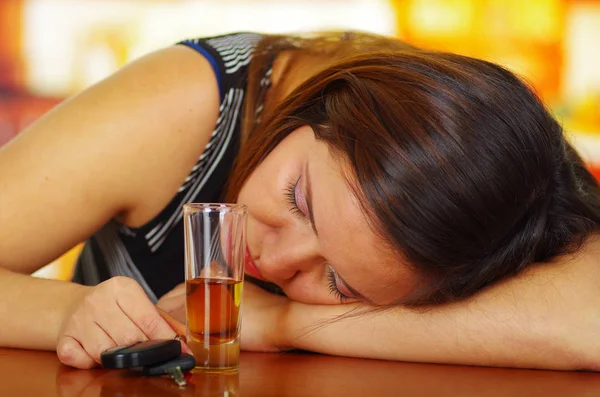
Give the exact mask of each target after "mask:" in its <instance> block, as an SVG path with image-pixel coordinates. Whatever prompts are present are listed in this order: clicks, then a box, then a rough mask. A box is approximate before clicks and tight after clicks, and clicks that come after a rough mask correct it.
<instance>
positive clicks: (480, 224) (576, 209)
mask: <svg viewBox="0 0 600 397" xmlns="http://www.w3.org/2000/svg"><path fill="white" fill-rule="evenodd" d="M360 37H361V38H362V40H363V42H364V43H367V44H366V45H364V46H362V47H361V46H360V45H358V46H356V44H353V43H351V41H352V39H350V40H349V41H350V42H349V43H343V44H339V45H337V46H335V45H331V44H330V47H327V45H325V44H326V43H331V41H327V39H321V40H320V41H319V40H317V41H313V42H311V41H310V40H311V39H308V41H302V42H300V43H299V44H298V43H297V42H296V43H295V42H294V40H296V41H297V40H300V39H298V38H294V39H286V38H285V37H284V36H273V37H270V38H267V39H266V40H265V42H264V47H262V48H261V47H259V50H261V49H262V50H266V49H269V48H272V47H273V45H274V44H278V45H280V46H282V48H286V46H289V47H294V48H297V49H298V50H299V51H311V50H315V49H320V50H321V51H325V50H323V49H327V48H335V50H331V51H332V52H331V54H332V56H333V57H334V58H335V60H336V61H335V62H334V63H333V64H331V65H330V66H329V67H326V68H325V69H324V70H322V71H320V72H318V73H317V74H315V75H313V76H312V77H310V78H309V79H308V80H306V81H305V82H304V83H302V84H301V85H300V86H299V87H297V88H296V89H295V90H294V91H293V92H292V93H291V94H290V95H289V96H288V97H287V98H286V99H285V100H283V101H282V102H281V103H279V104H277V105H276V106H274V107H273V109H272V110H270V111H268V112H266V113H265V114H264V118H263V119H262V120H261V121H260V122H259V123H255V122H254V121H253V120H252V117H251V116H252V115H253V114H251V113H248V112H249V110H250V109H254V107H253V106H255V104H253V103H252V102H248V104H247V107H246V112H247V113H246V115H247V117H246V120H245V124H244V125H245V128H248V129H250V130H251V131H250V133H249V135H248V141H247V142H246V143H245V145H244V146H243V148H242V152H241V154H240V157H239V159H238V163H237V164H236V166H235V169H234V172H233V175H232V178H231V180H230V185H229V199H231V200H235V198H236V197H237V194H238V192H239V191H240V189H241V187H242V185H243V183H244V181H245V180H246V179H247V178H248V176H249V175H250V174H251V173H252V171H253V170H254V169H255V168H256V166H257V165H258V164H260V162H261V161H262V160H263V159H264V158H265V157H266V156H267V155H268V154H269V153H270V152H271V150H273V148H275V147H276V146H277V145H278V144H279V143H280V142H281V141H282V140H283V139H284V138H285V137H286V136H287V135H288V134H290V133H291V132H292V131H294V130H296V129H297V128H299V127H301V126H304V125H308V126H310V127H311V128H312V129H313V130H314V132H315V135H316V137H317V139H321V140H323V141H325V142H327V143H328V144H329V146H330V147H331V148H332V149H333V150H334V152H335V153H338V154H339V155H340V156H343V158H344V159H345V160H347V161H348V163H349V164H350V165H351V167H352V175H349V176H348V183H349V184H350V185H351V186H352V187H353V189H354V192H355V194H356V195H357V197H358V198H359V200H360V202H361V204H362V207H363V209H364V211H365V212H366V213H367V215H368V218H369V219H370V220H371V226H372V228H373V230H374V231H375V232H376V233H378V234H379V235H380V236H381V237H382V238H383V239H384V240H385V241H387V242H388V243H389V245H390V246H391V247H392V248H393V249H394V250H395V251H396V252H397V253H398V257H399V258H405V259H406V260H407V261H408V263H409V264H410V265H411V266H412V267H413V268H414V269H415V271H416V272H417V273H418V274H419V275H421V276H422V279H423V280H425V282H424V284H423V285H422V286H421V288H419V289H418V290H417V291H415V292H414V293H413V294H412V295H411V296H409V297H407V298H406V299H403V300H402V302H399V303H404V304H429V303H440V302H445V301H451V300H457V299H461V298H464V297H467V296H470V295H472V294H474V293H476V292H478V291H480V290H481V289H483V288H485V287H486V286H488V285H490V284H492V283H494V282H497V281H498V280H501V279H503V278H506V277H508V276H511V275H515V274H517V273H518V272H519V271H520V270H522V269H523V268H525V267H527V266H529V265H531V264H533V263H537V262H544V261H549V260H550V259H552V258H553V257H555V256H557V255H560V254H564V253H568V252H572V251H574V250H576V249H578V248H579V247H580V245H581V244H582V243H583V242H584V240H585V238H586V237H587V236H589V235H590V233H592V231H594V230H595V229H596V228H597V227H598V225H599V224H600V199H599V197H600V194H599V190H598V184H597V182H596V181H595V179H594V178H593V177H592V176H591V175H590V174H589V172H587V170H586V169H585V167H584V165H583V163H582V161H581V159H580V158H579V156H578V155H577V153H576V152H575V150H573V148H572V147H571V146H570V145H569V143H568V142H567V141H566V140H565V138H564V136H563V131H562V128H561V126H560V125H559V124H558V123H557V122H556V120H555V119H554V118H553V117H552V115H551V114H550V113H549V112H548V110H547V109H546V108H545V107H544V105H543V104H542V103H541V101H540V100H539V98H537V96H536V95H535V94H534V92H533V91H532V90H531V89H530V88H529V87H528V86H527V85H526V84H524V83H523V82H522V81H521V80H520V79H519V78H517V77H516V76H515V75H514V74H513V73H511V72H509V71H508V70H506V69H504V68H502V67H500V66H498V65H495V64H493V63H490V62H486V61H483V60H478V59H473V58H469V57H465V56H459V55H456V54H450V53H440V52H433V51H425V50H421V49H417V48H414V47H411V46H407V45H405V44H402V43H401V42H399V41H398V40H395V39H391V38H382V37H379V36H372V35H366V36H360ZM312 40H314V39H312ZM357 42H359V43H360V39H357ZM312 43H314V44H315V45H314V46H313V45H311V44H312ZM319 43H320V44H319ZM317 44H319V45H320V46H321V47H319V45H317ZM269 46H271V47H269ZM289 47H287V48H289ZM264 53H265V54H266V53H268V51H264ZM262 61H263V60H262V59H261V58H260V55H259V56H258V57H257V58H256V61H253V62H256V63H255V64H254V65H252V67H251V74H256V75H258V71H259V70H260V68H261V62H262ZM250 80H251V81H250V85H251V86H252V84H255V83H253V81H252V78H251V79H250ZM250 88H251V89H250V95H253V93H254V92H253V91H252V87H250Z"/></svg>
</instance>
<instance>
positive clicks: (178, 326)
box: [157, 307, 185, 336]
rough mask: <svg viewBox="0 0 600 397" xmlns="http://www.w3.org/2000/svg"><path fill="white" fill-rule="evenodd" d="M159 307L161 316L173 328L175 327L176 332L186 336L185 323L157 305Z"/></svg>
mask: <svg viewBox="0 0 600 397" xmlns="http://www.w3.org/2000/svg"><path fill="white" fill-rule="evenodd" d="M157 309H158V313H159V314H160V316H161V317H162V318H163V319H164V320H165V321H166V322H167V324H169V326H170V327H171V328H173V331H175V333H176V334H177V335H183V336H185V324H184V323H182V322H181V321H177V320H176V319H175V318H173V316H171V315H170V314H169V313H167V312H166V311H164V310H163V309H161V308H160V307H157Z"/></svg>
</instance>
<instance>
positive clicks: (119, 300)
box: [56, 277, 185, 368]
mask: <svg viewBox="0 0 600 397" xmlns="http://www.w3.org/2000/svg"><path fill="white" fill-rule="evenodd" d="M73 301H74V304H73V305H72V306H71V308H70V310H69V311H68V313H67V316H66V317H65V320H64V321H63V324H62V326H61V328H60V332H59V336H58V341H57V346H56V353H57V355H58V358H59V359H60V361H61V362H62V363H64V364H66V365H70V366H73V367H76V368H92V367H95V366H97V365H98V364H99V363H100V354H101V353H102V352H103V351H104V350H106V349H108V348H111V347H113V346H121V345H130V344H133V343H135V342H138V341H144V340H147V339H172V338H174V337H175V336H176V331H174V330H173V328H172V327H171V326H170V325H169V323H168V322H167V321H166V320H165V319H163V317H162V316H161V314H160V312H159V310H158V309H157V308H156V306H154V305H153V304H152V302H150V300H149V299H148V297H147V296H146V294H145V292H144V290H143V289H142V288H141V287H140V285H139V284H138V283H137V282H136V281H135V280H133V279H130V278H127V277H113V278H111V279H109V280H107V281H105V282H103V283H101V284H98V285H97V286H95V287H89V288H86V289H84V290H82V294H81V295H79V296H77V297H74V300H73ZM178 331H179V330H178ZM184 348H185V347H184Z"/></svg>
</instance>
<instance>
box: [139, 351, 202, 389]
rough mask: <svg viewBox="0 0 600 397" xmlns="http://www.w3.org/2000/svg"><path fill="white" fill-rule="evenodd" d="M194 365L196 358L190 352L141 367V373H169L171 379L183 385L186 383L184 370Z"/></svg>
mask: <svg viewBox="0 0 600 397" xmlns="http://www.w3.org/2000/svg"><path fill="white" fill-rule="evenodd" d="M195 366H196V360H195V359H194V356H192V355H190V354H185V353H184V354H182V355H180V356H179V357H176V358H174V359H172V360H169V361H165V362H162V363H158V364H155V365H151V366H146V367H143V368H142V375H144V376H161V375H169V376H170V377H171V379H173V381H174V382H175V383H177V384H178V385H179V386H185V385H186V384H187V382H186V380H185V379H184V377H183V376H184V372H186V371H189V370H191V369H192V368H194V367H195Z"/></svg>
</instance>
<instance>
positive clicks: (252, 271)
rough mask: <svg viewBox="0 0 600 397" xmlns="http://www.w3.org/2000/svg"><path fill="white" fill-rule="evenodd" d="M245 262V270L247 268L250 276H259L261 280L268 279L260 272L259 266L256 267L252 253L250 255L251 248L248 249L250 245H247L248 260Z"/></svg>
mask: <svg viewBox="0 0 600 397" xmlns="http://www.w3.org/2000/svg"><path fill="white" fill-rule="evenodd" d="M245 262H246V263H245V270H246V274H247V275H248V276H250V277H254V278H257V279H259V280H264V281H266V279H265V278H264V277H263V275H262V274H260V271H259V270H258V267H256V263H254V261H253V260H252V255H250V250H248V247H246V261H245Z"/></svg>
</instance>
